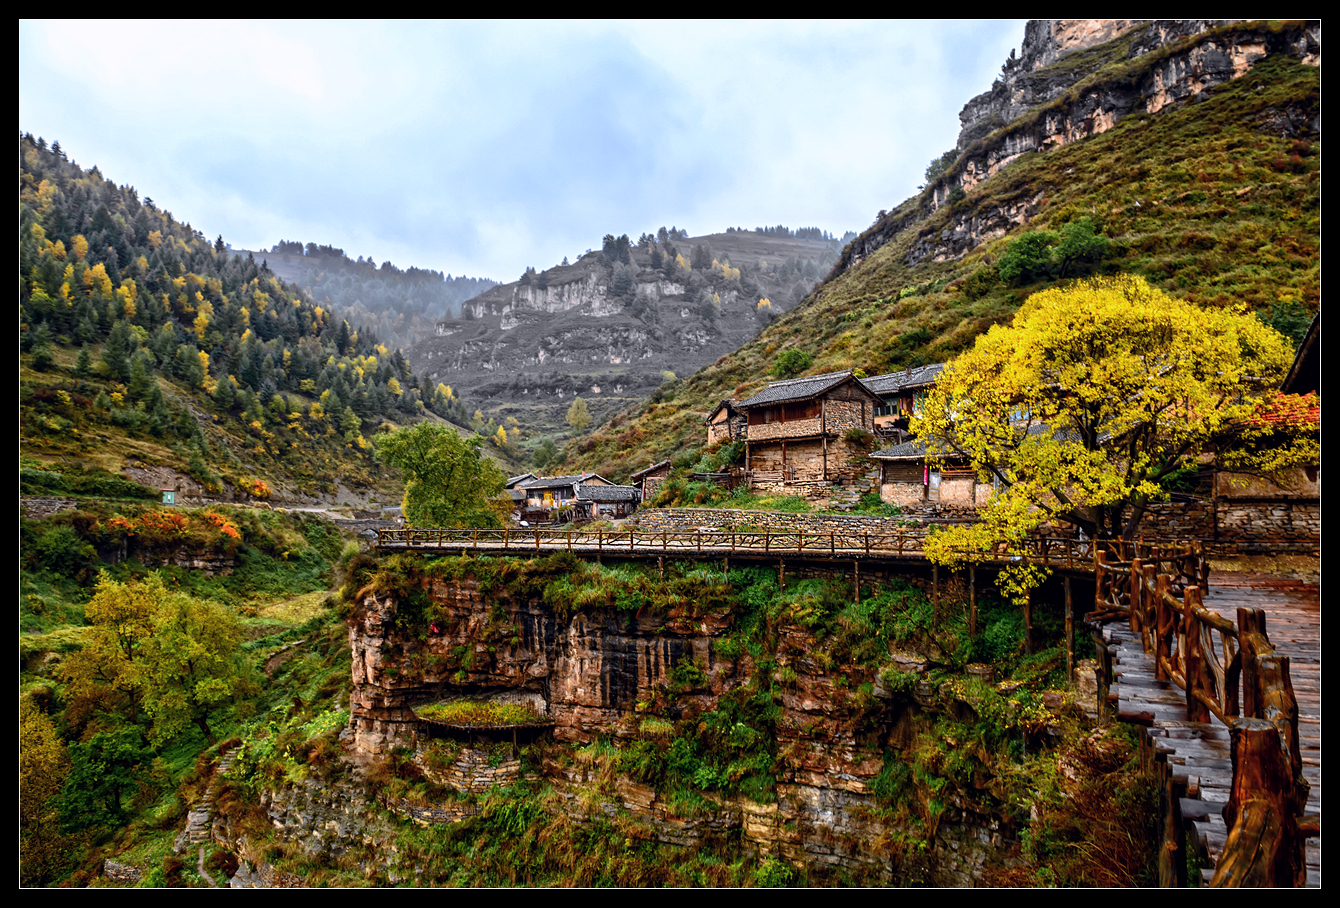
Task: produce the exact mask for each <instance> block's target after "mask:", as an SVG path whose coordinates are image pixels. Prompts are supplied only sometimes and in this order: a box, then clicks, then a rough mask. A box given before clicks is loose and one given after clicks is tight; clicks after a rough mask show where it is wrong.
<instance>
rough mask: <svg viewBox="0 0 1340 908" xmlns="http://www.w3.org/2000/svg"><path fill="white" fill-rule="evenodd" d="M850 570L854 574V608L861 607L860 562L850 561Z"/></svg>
mask: <svg viewBox="0 0 1340 908" xmlns="http://www.w3.org/2000/svg"><path fill="white" fill-rule="evenodd" d="M851 566H852V570H854V571H855V572H856V607H857V608H860V607H861V562H859V561H856V560H855V559H853V560H852V563H851Z"/></svg>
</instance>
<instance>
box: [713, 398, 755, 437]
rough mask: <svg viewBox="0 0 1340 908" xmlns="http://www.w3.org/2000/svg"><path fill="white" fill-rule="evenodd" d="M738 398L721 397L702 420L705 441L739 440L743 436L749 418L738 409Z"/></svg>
mask: <svg viewBox="0 0 1340 908" xmlns="http://www.w3.org/2000/svg"><path fill="white" fill-rule="evenodd" d="M739 403H740V401H739V399H738V398H723V399H722V401H721V403H719V404H717V405H716V408H715V409H714V410H712V412H711V413H708V414H707V418H706V419H704V420H703V423H704V425H706V426H707V443H708V444H709V445H714V444H716V443H717V442H719V441H726V442H729V441H739V440H741V439H743V438H744V437H745V432H746V430H747V429H748V425H749V420H748V418H747V417H746V416H745V414H744V413H743V412H742V411H741V410H740V409H739Z"/></svg>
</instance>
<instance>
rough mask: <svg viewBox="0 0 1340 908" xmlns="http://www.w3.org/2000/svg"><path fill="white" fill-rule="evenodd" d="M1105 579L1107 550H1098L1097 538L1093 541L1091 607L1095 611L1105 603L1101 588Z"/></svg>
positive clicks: (1105, 599) (1105, 596)
mask: <svg viewBox="0 0 1340 908" xmlns="http://www.w3.org/2000/svg"><path fill="white" fill-rule="evenodd" d="M1106 581H1107V552H1100V551H1098V540H1096V539H1095V540H1094V543H1093V607H1094V610H1095V611H1102V608H1103V606H1104V605H1105V604H1106V603H1107V595H1106V593H1105V592H1104V590H1103V585H1104V584H1105V583H1106Z"/></svg>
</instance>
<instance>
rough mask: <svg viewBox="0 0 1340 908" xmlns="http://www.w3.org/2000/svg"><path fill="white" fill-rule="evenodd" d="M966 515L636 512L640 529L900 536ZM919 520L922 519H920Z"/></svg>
mask: <svg viewBox="0 0 1340 908" xmlns="http://www.w3.org/2000/svg"><path fill="white" fill-rule="evenodd" d="M961 516H963V512H962V511H960V510H957V509H954V508H950V507H939V508H936V507H930V508H926V509H925V510H924V511H919V512H918V513H916V514H912V515H905V516H899V517H865V516H861V515H856V514H788V513H785V512H783V511H751V510H745V509H737V508H645V509H643V510H641V511H638V513H637V526H638V529H640V530H672V531H679V532H690V533H691V532H693V531H694V530H697V529H703V530H731V529H740V528H749V529H753V530H776V531H778V532H787V533H794V532H797V531H802V530H803V531H804V532H806V533H843V534H850V533H858V534H859V533H870V534H872V535H873V534H877V533H898V532H906V531H907V529H908V526H909V524H911V523H914V522H920V521H924V520H926V519H928V518H931V519H934V518H938V519H940V520H946V519H951V520H952V519H955V518H957V517H961ZM918 519H919V520H918Z"/></svg>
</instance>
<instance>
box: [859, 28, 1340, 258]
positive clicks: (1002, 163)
mask: <svg viewBox="0 0 1340 908" xmlns="http://www.w3.org/2000/svg"><path fill="white" fill-rule="evenodd" d="M1272 54H1285V55H1288V56H1291V57H1293V58H1294V59H1297V60H1299V61H1301V62H1303V63H1306V64H1310V65H1314V66H1320V64H1321V25H1320V23H1319V22H1296V23H1286V24H1283V25H1275V24H1265V23H1260V22H1249V21H1243V20H1209V19H1191V20H1156V21H1141V20H1129V19H1115V20H1070V19H1058V20H1035V21H1032V22H1029V23H1028V25H1027V27H1026V29H1025V35H1024V42H1023V49H1022V54H1020V55H1018V56H1017V57H1016V56H1013V55H1012V56H1011V58H1010V59H1009V60H1008V61H1006V63H1005V65H1004V66H1003V67H1002V73H1001V77H1000V78H999V79H997V80H996V82H995V84H994V85H993V86H992V88H991V90H990V91H987V92H984V93H983V94H981V95H978V96H977V97H975V98H973V99H972V100H971V101H969V102H968V103H967V104H966V105H965V106H964V108H963V111H962V112H961V113H960V115H959V119H960V122H961V124H962V130H961V132H960V133H959V139H958V144H957V148H956V150H957V151H958V153H959V155H958V159H957V160H956V161H955V162H954V164H953V165H952V166H951V167H950V168H949V169H948V170H947V171H946V172H945V173H944V174H943V175H942V176H941V177H939V178H938V179H937V180H936V181H935V182H934V183H933V184H932V185H930V186H928V187H927V188H926V190H925V191H924V192H923V193H922V194H921V195H920V196H919V197H916V198H913V199H909V200H907V201H906V202H904V203H903V204H902V205H901V206H899V208H898V209H896V210H895V211H893V212H887V213H886V212H881V213H880V217H879V219H878V221H877V222H876V223H875V225H874V226H872V227H871V228H870V229H869V230H867V231H866V232H865V233H863V234H862V235H861V236H859V237H857V238H856V240H854V241H853V242H852V243H851V245H850V246H848V247H847V249H846V250H844V252H843V255H842V258H841V260H840V261H839V262H838V265H837V266H836V268H835V269H834V273H835V274H836V273H841V272H842V271H845V270H846V269H847V268H849V267H851V266H852V265H855V264H856V263H858V262H860V261H861V260H863V259H864V258H865V257H867V256H869V255H870V254H871V253H873V252H874V251H875V250H877V249H879V248H880V247H881V246H883V245H884V244H886V243H888V242H889V241H890V240H892V239H893V238H894V237H895V236H897V235H898V234H899V233H901V232H903V231H905V230H909V229H915V228H916V226H917V225H918V224H920V223H921V222H922V221H923V220H924V219H925V218H927V217H928V216H929V215H930V214H931V213H933V212H935V211H937V210H938V209H940V208H942V207H944V206H946V205H952V204H954V203H955V202H956V200H958V199H962V198H963V197H964V195H965V194H967V193H972V192H973V191H974V190H975V189H977V188H978V187H979V186H981V184H982V183H983V182H985V181H986V180H988V179H990V177H992V176H993V175H994V174H996V173H999V172H1000V171H1001V170H1003V169H1004V168H1006V167H1008V166H1009V165H1010V163H1011V162H1013V161H1016V160H1018V159H1019V158H1020V157H1021V156H1023V155H1025V154H1030V153H1046V152H1048V151H1050V150H1052V149H1055V148H1059V147H1061V146H1063V145H1067V144H1069V143H1071V142H1077V141H1081V140H1083V139H1085V138H1087V137H1089V136H1093V135H1097V134H1099V133H1102V132H1105V131H1107V130H1109V129H1111V128H1112V127H1113V126H1115V125H1116V124H1117V123H1118V122H1120V121H1121V120H1123V119H1125V118H1126V117H1129V116H1132V115H1136V114H1158V113H1160V112H1163V111H1165V110H1168V109H1171V108H1173V107H1175V106H1178V105H1181V104H1186V103H1194V102H1195V101H1196V100H1198V99H1201V98H1203V97H1205V95H1206V93H1207V92H1209V91H1210V90H1212V89H1213V88H1214V87H1215V86H1217V85H1220V84H1223V83H1224V82H1227V81H1230V80H1232V79H1237V78H1240V77H1242V76H1243V75H1245V74H1246V73H1248V72H1250V71H1251V69H1252V68H1253V67H1254V66H1255V65H1257V64H1258V63H1260V62H1261V61H1263V60H1264V59H1266V57H1267V56H1270V55H1272ZM1281 128H1282V129H1283V130H1285V131H1286V132H1287V131H1289V130H1293V131H1294V132H1295V133H1298V134H1301V133H1303V132H1307V133H1315V132H1316V131H1317V130H1318V129H1319V124H1316V123H1293V122H1292V121H1291V120H1290V119H1289V118H1288V117H1287V116H1285V117H1284V119H1283V121H1282V123H1281ZM969 202H971V199H969ZM1044 202H1045V194H1043V193H1042V192H1034V193H1031V194H1028V195H1025V196H1023V197H1018V196H1017V195H1015V194H1011V196H1010V197H1009V198H1008V199H1003V200H1000V201H998V202H992V203H988V204H963V205H959V206H958V207H957V208H951V211H953V215H952V217H951V221H950V224H949V225H948V226H945V227H943V228H940V229H937V230H935V231H934V232H931V233H928V234H926V235H923V236H920V237H918V238H917V240H916V242H915V243H914V244H913V245H912V248H911V249H910V251H909V252H908V254H907V259H906V262H907V264H908V265H909V266H912V265H916V264H917V263H919V262H922V261H926V260H930V261H945V260H949V259H957V258H961V257H962V256H963V255H965V254H966V253H968V252H969V251H971V250H972V249H974V248H975V247H976V246H977V245H979V244H980V243H982V242H984V241H986V240H990V239H993V238H995V237H999V236H1003V235H1004V234H1005V233H1006V232H1007V231H1009V230H1010V229H1012V228H1015V227H1018V226H1020V225H1023V224H1026V223H1028V221H1029V220H1030V219H1031V218H1032V217H1033V215H1034V214H1036V213H1037V211H1038V210H1039V208H1040V207H1041V205H1042V204H1043V203H1044ZM959 209H962V210H961V211H960V210H959Z"/></svg>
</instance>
